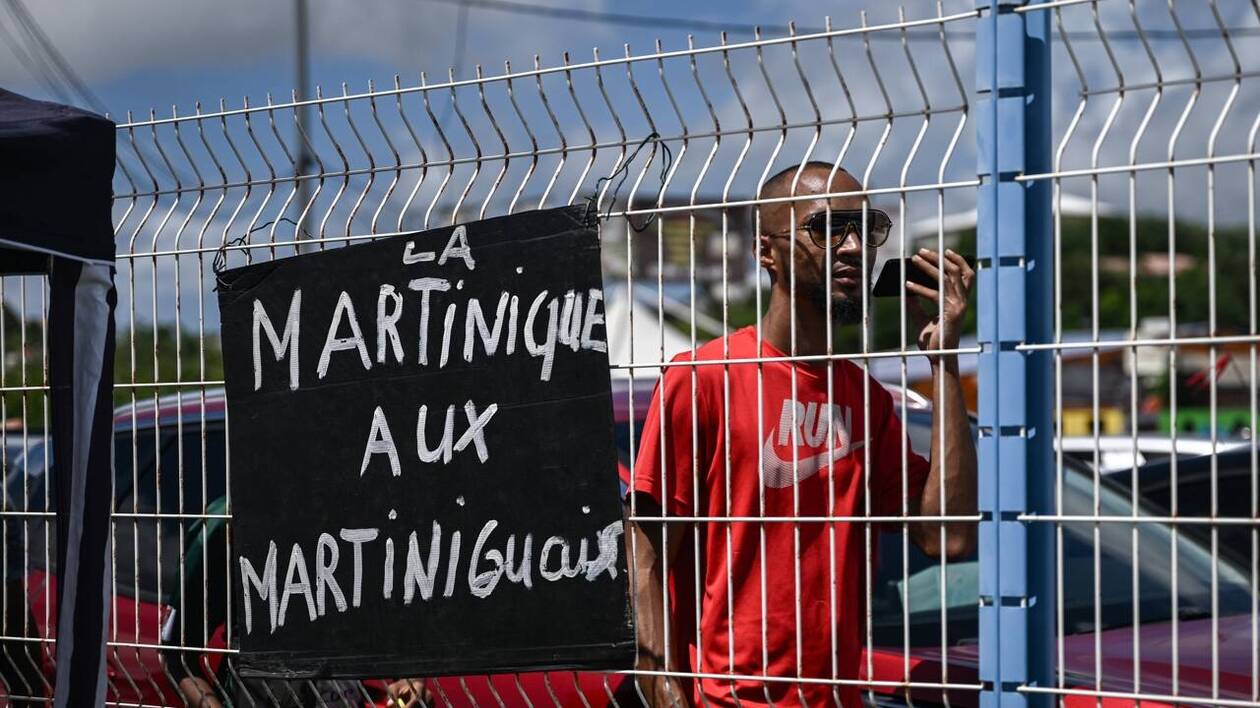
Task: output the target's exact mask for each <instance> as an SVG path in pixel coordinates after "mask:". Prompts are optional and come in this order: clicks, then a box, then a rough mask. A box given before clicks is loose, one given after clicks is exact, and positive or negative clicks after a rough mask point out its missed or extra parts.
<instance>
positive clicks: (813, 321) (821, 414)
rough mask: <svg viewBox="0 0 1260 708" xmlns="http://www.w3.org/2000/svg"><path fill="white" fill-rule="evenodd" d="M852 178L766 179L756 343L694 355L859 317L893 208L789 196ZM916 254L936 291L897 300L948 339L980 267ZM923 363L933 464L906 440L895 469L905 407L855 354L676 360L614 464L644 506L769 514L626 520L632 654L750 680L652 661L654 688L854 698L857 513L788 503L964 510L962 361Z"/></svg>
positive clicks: (670, 693) (941, 544)
mask: <svg viewBox="0 0 1260 708" xmlns="http://www.w3.org/2000/svg"><path fill="white" fill-rule="evenodd" d="M861 189H862V185H861V184H860V183H859V182H858V181H857V180H856V179H854V178H853V176H851V175H850V174H849V173H847V172H845V171H844V170H842V169H838V168H835V167H833V166H832V165H830V164H827V163H821V162H810V163H806V164H805V165H804V166H802V167H801V168H799V170H798V168H795V167H793V168H791V169H788V170H784V171H783V172H781V173H779V174H778V175H775V176H774V177H772V178H770V179H769V180H767V181H766V183H765V184H764V185H763V186H762V189H761V192H760V198H761V199H763V200H777V201H767V202H764V203H762V204H761V206H760V209H759V215H760V228H759V235H758V237H757V242H756V245H755V249H756V255H757V259H758V262H759V264H760V265H761V267H763V268H765V269H766V271H767V272H768V273H769V275H770V282H771V286H770V302H769V306H768V308H767V310H766V312H765V314H764V315H763V316H762V319H761V327H760V329H761V336H760V342H759V341H758V336H757V330H756V328H754V327H747V328H744V329H741V330H739V331H737V332H734V333H732V334H731V335H729V336H727V337H724V338H721V339H718V340H714V341H712V342H709V343H708V344H706V345H704V346H703V347H700V348H699V350H698V351H697V352H696V359H697V360H700V361H704V360H715V359H717V360H721V359H736V360H739V359H743V360H747V359H752V358H771V359H773V358H781V357H787V356H789V355H794V356H818V355H825V354H827V351H828V341H827V335H828V327H827V318H828V317H830V318H831V321H832V322H833V324H835V325H850V324H856V323H860V322H861V320H862V314H863V312H862V304H863V297H862V291H861V288H862V284H863V278H862V268H863V266H864V265H865V267H866V268H867V272H866V275H867V277H866V282H867V283H868V284H869V283H870V280H871V279H870V275H871V272H870V268H871V266H872V264H873V263H874V261H875V256H876V249H877V248H878V246H879V245H881V244H882V243H883V242H884V240H885V239H887V236H888V232H889V230H890V227H891V221H890V220H889V219H888V217H887V216H886V215H885V214H883V212H879V211H878V210H875V209H873V208H870V207H868V208H867V210H866V212H865V216H863V211H862V207H863V198H862V197H861V196H839V197H832V198H830V199H827V198H823V197H819V198H816V199H805V200H793V199H790V197H792V196H793V195H801V196H804V195H823V194H828V193H843V192H854V191H860V190H861ZM863 224H865V228H864V227H863ZM864 238H865V243H864V242H863V239H864ZM828 248H830V254H831V255H830V258H828V256H827V252H828ZM863 249H865V251H866V252H865V259H864V258H863ZM914 263H915V264H916V265H917V266H918V267H920V268H921V269H923V270H924V271H926V272H927V273H928V274H930V275H931V276H932V277H933V278H934V279H937V281H938V282H940V281H941V279H942V269H943V288H942V289H941V290H940V292H938V291H937V290H935V289H932V288H926V287H923V286H920V285H917V284H914V283H907V285H906V288H907V290H908V292H910V293H912V294H913V295H914V296H919V297H910V298H909V301H908V302H907V309H908V311H909V312H910V314H912V315H913V316H914V317H915V319H916V321H917V325H916V326H917V329H918V344H919V346H920V347H921V348H922V349H924V350H937V349H956V348H957V346H958V339H959V330H960V328H961V324H962V322H963V317H964V315H965V313H966V310H967V298H968V295H969V293H970V290H971V285H972V281H973V280H974V277H975V274H974V272H973V271H972V270H971V268H970V267H968V265H967V263H966V261H965V260H964V259H963V258H962V257H961V256H959V255H958V254H955V253H952V252H949V251H947V252H946V253H945V256H944V258H941V257H940V256H938V255H937V254H936V253H934V252H930V251H927V250H923V251H920V252H918V253H917V254H915V256H914ZM920 297H921V298H922V300H924V301H926V307H924V304H925V303H923V302H920V300H919V298H920ZM942 310H943V312H942ZM793 319H794V320H795V321H793ZM758 346H760V348H758ZM690 359H691V355H690V353H687V354H683V355H681V356H680V357H678V359H677V360H680V361H689V360H690ZM931 363H932V371H933V380H934V381H935V396H934V407H933V418H932V420H933V423H932V428H933V434H932V439H933V450H932V453H931V463H930V464H929V463H928V462H926V461H924V460H923V459H922V458H921V457H919V456H918V455H916V454H915V453H913V452H910V451H908V446H907V448H906V449H907V457H906V458H905V459H906V465H905V469H904V470H903V467H902V460H903V457H902V455H903V438H904V433H903V431H902V426H901V421H900V419H899V418H898V417H897V410H896V406H895V404H894V403H893V401H892V398H891V396H890V395H889V394H888V392H887V391H886V390H885V389H884V388H883V387H882V386H880V385H879V384H878V383H875V382H873V381H872V380H871V379H869V378H868V377H867V376H866V375H865V373H864V372H863V371H862V370H861V369H860V368H859V367H858V366H857V365H855V364H854V363H853V362H851V361H847V360H832V361H831V363H830V368H831V370H830V372H829V371H828V362H827V361H826V360H825V359H824V360H818V359H815V360H811V361H798V362H786V361H763V362H760V363H743V364H739V363H736V364H728V365H694V366H672V367H667V369H666V374H665V376H664V377H663V380H662V383H661V384H660V385H658V387H657V390H656V393H655V395H654V397H653V401H652V403H651V407H650V408H649V412H648V416H647V419H646V421H645V423H644V427H643V436H642V442H641V444H640V446H639V450H638V458H637V460H636V465H635V469H634V473H633V475H632V476H631V477H632V478H631V479H627V480H624V481H625V482H626V483H627V484H628V485H629V489H630V493H631V494H633V495H634V496H635V498H634V500H633V501H634V505H635V511H636V513H637V515H638V516H640V517H654V516H660V515H666V516H684V517H777V518H778V519H779V520H778V521H775V520H770V521H765V522H750V521H747V520H744V521H732V522H722V521H717V522H712V523H710V522H703V523H696V524H692V523H689V522H686V521H682V522H666V523H664V524H663V526H664V528H662V524H661V523H650V522H644V523H639V524H631V525H630V529H629V530H630V533H629V535H628V538H627V542H628V544H629V546H630V553H631V555H632V559H633V566H634V571H635V572H634V590H635V600H636V602H635V609H636V613H637V616H638V633H639V645H640V647H639V648H640V651H639V653H640V662H639V668H640V669H642V670H648V671H671V672H681V673H688V674H700V675H721V676H735V677H744V678H733V679H732V678H713V677H702V678H699V679H696V680H694V681H693V680H689V679H685V678H684V679H680V678H678V677H673V676H660V675H650V676H645V677H643V679H642V680H641V681H640V687H641V688H642V690H643V692H644V696H645V697H647V698H648V700H649V702H650V703H651V704H653V705H655V706H672V705H689V704H692V703H695V704H702V703H703V704H708V705H744V706H748V705H767V704H772V705H777V706H784V705H808V706H817V705H835V704H836V703H840V704H842V705H844V706H858V705H860V694H861V689H860V687H859V686H858V685H856V684H855V683H848V684H845V683H843V680H849V681H855V680H856V679H858V678H859V664H860V663H861V661H860V652H861V646H862V640H861V636H862V634H863V627H864V626H865V625H864V620H863V617H864V614H863V603H864V599H865V581H864V579H863V578H864V575H863V574H864V573H865V572H866V567H865V566H866V559H867V557H868V556H867V554H866V545H865V539H866V533H865V530H864V529H865V523H864V522H861V521H856V522H853V521H835V522H818V521H812V522H809V521H807V522H796V523H792V522H790V521H789V522H784V521H783V519H784V517H787V518H788V519H792V518H799V517H864V516H868V515H869V516H881V517H888V516H894V517H899V516H902V515H903V514H906V513H908V515H909V516H916V515H922V516H940V515H943V514H946V513H948V514H950V515H961V514H973V513H975V508H976V456H975V448H974V443H973V442H972V438H971V431H970V426H969V423H968V418H967V411H966V409H965V406H964V403H963V394H962V387H961V385H960V383H959V379H958V362H957V358H956V356H955V355H953V354H946V355H937V356H933V357H932V358H931ZM829 381H830V382H831V386H830V388H831V391H830V396H829V395H828V382H829ZM867 396H869V411H870V412H869V416H866V415H865V414H864V411H865V410H867V409H866V407H865V405H864V401H865V400H866V398H867ZM759 406H760V410H758V407H759ZM693 421H694V425H693ZM942 439H943V440H944V450H943V451H942V450H940V449H937V448H938V447H939V446H940V441H941V440H942ZM728 460H729V462H728ZM903 479H904V484H903ZM942 488H943V490H944V494H943V495H942ZM903 505H904V506H903ZM877 529H878V527H877V528H876V529H875V530H877ZM909 530H910V534H911V536H912V538H913V539H914V542H915V543H916V544H917V545H918V546H919V547H920V548H921V549H922V550H923V551H924V552H925V553H927V554H928V555H931V556H934V557H939V556H940V555H942V554H943V555H946V556H950V557H956V556H960V555H964V554H966V553H968V552H970V549H971V547H972V546H973V544H974V532H975V526H974V524H961V523H957V524H946V525H945V531H944V533H942V530H941V525H940V524H939V523H930V522H913V523H910V524H909ZM873 535H874V534H872V536H873ZM870 557H872V558H873V557H874V554H873V553H872V555H871V556H870ZM666 568H667V569H668V573H666ZM667 575H668V583H667V582H666V576H667ZM666 588H668V591H667V592H666ZM697 605H698V607H697ZM666 608H668V614H667V611H666ZM697 620H698V622H699V627H698V628H697V626H696V623H697ZM667 624H668V631H666V626H667ZM667 637H668V641H667ZM763 676H768V677H771V678H776V677H777V678H779V679H792V678H798V677H799V678H805V679H825V680H831V679H840V680H841V682H840V683H838V684H831V685H829V684H827V683H825V682H823V683H810V682H796V681H790V680H788V681H783V680H779V681H774V680H771V681H764V680H759V679H758V677H763Z"/></svg>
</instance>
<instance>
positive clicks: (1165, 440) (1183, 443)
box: [1057, 433, 1247, 474]
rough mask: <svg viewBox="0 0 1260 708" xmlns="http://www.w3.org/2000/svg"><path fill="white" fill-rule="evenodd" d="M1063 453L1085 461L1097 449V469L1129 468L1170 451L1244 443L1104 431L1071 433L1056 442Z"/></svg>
mask: <svg viewBox="0 0 1260 708" xmlns="http://www.w3.org/2000/svg"><path fill="white" fill-rule="evenodd" d="M1057 444H1059V446H1060V449H1062V450H1063V455H1064V456H1065V457H1068V456H1070V457H1073V458H1075V459H1077V460H1079V461H1081V462H1084V463H1086V464H1088V465H1093V464H1094V452H1095V450H1097V452H1098V469H1099V470H1100V471H1102V472H1104V473H1108V474H1109V473H1112V472H1117V471H1121V470H1132V469H1133V468H1134V467H1141V466H1142V465H1144V464H1146V463H1148V462H1159V461H1162V460H1167V459H1168V458H1169V457H1171V456H1172V455H1173V454H1176V456H1177V458H1178V459H1187V458H1191V457H1197V456H1199V455H1209V454H1211V453H1213V452H1216V453H1221V452H1226V451H1228V450H1234V449H1238V448H1242V447H1246V446H1247V442H1246V441H1245V440H1218V441H1217V442H1216V443H1215V445H1214V444H1213V443H1212V441H1211V440H1208V439H1205V438H1186V437H1180V438H1177V441H1176V443H1174V442H1173V440H1172V438H1171V437H1170V436H1168V435H1151V434H1149V433H1144V434H1142V435H1139V436H1138V437H1137V440H1136V446H1135V441H1134V438H1132V437H1130V436H1128V435H1103V436H1099V437H1098V438H1097V439H1095V438H1094V437H1093V436H1091V435H1071V436H1067V437H1064V438H1062V439H1061V440H1059V441H1058V442H1057Z"/></svg>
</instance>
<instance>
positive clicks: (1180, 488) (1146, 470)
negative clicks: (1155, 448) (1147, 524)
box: [1110, 445, 1260, 565]
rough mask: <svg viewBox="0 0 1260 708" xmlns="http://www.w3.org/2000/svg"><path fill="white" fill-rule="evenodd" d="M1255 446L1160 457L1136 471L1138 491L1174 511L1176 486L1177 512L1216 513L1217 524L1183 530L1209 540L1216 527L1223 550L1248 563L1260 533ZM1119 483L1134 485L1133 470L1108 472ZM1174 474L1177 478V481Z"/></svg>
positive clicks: (1191, 515)
mask: <svg viewBox="0 0 1260 708" xmlns="http://www.w3.org/2000/svg"><path fill="white" fill-rule="evenodd" d="M1258 458H1260V455H1258V454H1257V450H1256V449H1255V448H1253V447H1252V446H1251V445H1247V446H1245V447H1242V448H1233V449H1231V450H1228V451H1226V452H1219V453H1217V454H1216V455H1202V456H1200V457H1192V458H1188V459H1178V460H1177V466H1176V469H1175V470H1174V468H1173V465H1172V462H1171V461H1169V460H1161V461H1159V462H1152V463H1150V464H1146V465H1142V466H1141V467H1139V468H1138V470H1137V475H1138V476H1137V483H1138V493H1139V494H1141V495H1142V496H1143V497H1144V498H1145V499H1146V500H1148V501H1149V502H1151V503H1152V504H1155V505H1157V506H1159V507H1161V508H1163V509H1165V510H1168V512H1169V514H1170V515H1172V513H1173V506H1174V505H1173V490H1174V489H1176V491H1177V499H1176V514H1175V515H1176V516H1180V517H1189V518H1196V519H1210V518H1216V519H1218V520H1219V523H1216V524H1208V523H1187V524H1183V525H1182V529H1183V530H1184V531H1185V532H1186V533H1189V534H1191V535H1193V536H1195V537H1196V538H1198V539H1199V540H1200V541H1202V542H1204V543H1210V542H1211V537H1212V529H1213V528H1215V529H1216V534H1217V543H1218V544H1219V545H1218V548H1219V550H1220V551H1221V552H1222V553H1225V554H1227V555H1229V556H1231V557H1232V558H1233V559H1234V560H1236V561H1238V562H1240V563H1242V564H1243V565H1248V564H1249V563H1250V559H1251V545H1252V538H1253V537H1255V535H1256V534H1257V533H1260V526H1258V525H1257V523H1256V521H1255V519H1256V517H1257V513H1256V512H1257V509H1260V467H1258V466H1257V461H1258ZM1213 468H1215V481H1216V509H1215V510H1213V508H1212V483H1213ZM1110 478H1111V479H1114V480H1115V481H1116V482H1117V483H1119V484H1120V486H1121V487H1123V488H1125V489H1131V488H1132V484H1133V470H1122V471H1120V472H1116V473H1113V474H1111V475H1110ZM1174 478H1175V480H1176V483H1175V486H1174Z"/></svg>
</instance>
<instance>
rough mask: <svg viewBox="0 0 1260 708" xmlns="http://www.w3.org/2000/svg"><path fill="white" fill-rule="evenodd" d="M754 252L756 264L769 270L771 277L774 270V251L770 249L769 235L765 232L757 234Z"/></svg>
mask: <svg viewBox="0 0 1260 708" xmlns="http://www.w3.org/2000/svg"><path fill="white" fill-rule="evenodd" d="M756 252H757V253H756V255H757V265H760V266H761V267H762V268H765V269H766V270H767V271H769V273H770V277H771V278H773V277H774V271H775V262H774V251H773V250H772V249H771V246H770V237H769V236H766V235H765V234H760V235H758V236H757V247H756Z"/></svg>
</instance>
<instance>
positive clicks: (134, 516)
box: [0, 380, 652, 706]
mask: <svg viewBox="0 0 1260 708" xmlns="http://www.w3.org/2000/svg"><path fill="white" fill-rule="evenodd" d="M651 384H652V382H651V381H650V380H641V381H640V382H638V384H637V385H636V386H635V387H634V388H633V389H632V388H631V387H630V386H629V383H628V381H624V382H622V383H615V384H614V401H615V404H614V409H615V410H614V415H615V421H616V423H617V425H618V428H619V429H625V430H628V429H629V427H630V426H629V420H630V418H631V417H632V416H633V415H634V414H633V413H632V411H636V410H637V411H640V412H639V414H638V415H639V416H640V421H641V415H642V413H643V412H644V411H646V405H647V400H648V398H650V396H651V392H652V389H651ZM632 390H633V391H634V393H633V395H632V394H631V391H632ZM640 399H642V400H641V401H640ZM225 408H226V406H225V398H224V395H223V392H222V391H221V390H213V391H208V392H205V393H204V394H202V393H200V392H194V393H190V394H184V395H182V396H180V397H163V398H161V399H160V400H159V401H157V403H156V405H155V404H154V403H152V402H149V403H146V404H137V405H135V406H134V407H133V406H131V405H124V406H121V407H119V408H118V409H117V410H116V411H115V415H114V523H113V543H114V549H115V552H114V556H113V557H114V574H113V578H112V586H113V592H114V593H115V595H116V601H115V603H114V611H113V615H112V617H111V618H110V621H109V628H108V638H109V640H110V641H111V642H113V643H114V644H115V646H113V647H111V649H110V650H109V651H108V653H107V670H108V675H109V688H108V691H109V692H108V700H109V701H111V702H119V703H123V704H142V705H182V703H183V699H182V698H180V696H179V693H178V691H177V689H176V686H175V685H174V683H173V681H172V677H171V675H170V674H169V673H168V671H167V670H166V666H165V665H164V663H163V658H162V653H161V652H159V650H158V649H157V648H156V647H158V646H159V645H165V646H171V645H175V646H181V645H182V646H185V647H189V648H190V649H188V650H185V652H184V653H186V654H187V655H188V656H189V657H191V659H190V660H191V661H194V662H197V661H201V660H203V659H206V660H207V663H210V664H213V665H215V667H217V663H218V658H219V657H221V656H222V654H221V653H215V654H205V655H203V654H202V653H201V652H196V651H195V650H194V649H192V648H195V647H200V646H206V644H203V642H204V641H205V640H207V639H208V640H210V643H211V645H213V642H214V641H215V638H214V637H204V636H202V629H201V628H200V627H197V628H190V627H180V625H179V618H178V617H177V616H176V613H175V611H174V608H175V607H177V606H178V605H179V599H178V598H179V593H180V592H181V587H180V581H181V577H180V575H181V574H180V569H181V567H183V562H184V561H185V559H186V555H187V553H188V552H189V550H190V549H192V548H193V547H194V546H195V544H196V541H197V538H196V536H195V534H197V533H198V531H199V530H200V529H201V528H202V527H203V526H202V524H201V521H202V515H204V514H205V513H206V510H207V509H208V508H212V507H213V506H215V505H216V504H221V503H222V500H223V499H224V496H225V494H226V490H227V475H226V469H227V462H226V451H227V447H226V431H225V428H224V419H225ZM628 439H629V438H628V437H625V440H626V442H627V443H628ZM48 452H49V450H48V448H47V447H46V446H45V445H44V444H43V441H40V443H39V444H38V445H36V446H34V447H33V448H32V449H31V450H29V451H28V452H27V454H26V458H27V459H26V464H24V465H20V466H19V467H18V468H15V469H13V470H10V472H9V473H8V475H7V478H6V479H5V488H6V490H7V497H8V501H9V503H8V506H7V507H6V511H7V512H8V513H7V514H6V515H5V517H4V525H3V534H4V539H3V540H4V546H3V547H4V550H5V554H6V568H8V570H9V573H10V575H11V577H14V578H18V579H20V582H19V583H17V584H16V590H15V592H14V593H12V594H11V596H10V597H9V598H8V599H9V601H8V602H7V605H6V606H7V607H8V608H10V609H16V610H17V611H15V612H14V613H12V614H13V616H12V617H7V618H6V624H5V627H4V630H5V631H4V632H3V633H0V634H3V635H4V636H6V637H20V638H22V640H13V641H4V642H0V650H2V651H0V677H3V678H4V680H5V683H6V684H7V685H8V686H9V691H8V693H9V694H10V695H17V696H22V695H30V696H35V697H37V698H40V699H41V701H40V702H41V703H42V702H43V700H42V698H43V697H45V696H47V695H50V693H51V683H52V679H53V676H54V666H53V662H52V659H53V654H52V645H51V644H48V643H42V644H41V643H39V642H37V641H25V639H26V638H30V639H37V638H51V637H53V636H54V633H55V629H56V601H55V592H54V590H53V587H54V586H53V582H54V578H55V575H56V567H55V563H56V539H55V535H54V530H55V524H54V523H53V517H52V514H53V513H54V512H55V511H56V508H55V504H54V503H53V496H52V494H51V493H50V492H51V489H50V487H49V485H50V483H51V474H53V473H55V467H50V464H51V460H50V459H48V458H49V457H50V455H48V454H47V453H48ZM626 454H628V451H627V453H626ZM159 513H160V514H162V515H163V517H161V518H155V516H154V515H155V514H159ZM181 515H184V516H181ZM22 586H24V587H22ZM208 601H209V602H216V601H217V602H220V603H222V602H226V601H227V599H226V598H219V599H214V598H211V599H209V600H208ZM211 632H212V633H213V628H211ZM219 639H221V636H220V637H219ZM6 659H9V660H6ZM623 683H624V684H626V685H625V687H623V685H622V684H623ZM428 685H429V687H430V690H431V691H432V692H433V693H434V695H435V696H437V697H438V698H439V700H441V701H444V702H446V703H449V704H451V705H465V704H469V702H471V704H476V705H499V703H498V702H496V700H495V698H494V696H495V695H496V693H497V694H499V695H501V696H502V697H503V700H505V701H507V702H509V704H510V703H513V702H520V701H526V702H528V703H532V704H534V705H561V706H587V705H605V704H606V703H608V701H609V700H610V697H611V696H612V695H614V694H615V693H616V692H617V691H618V690H622V691H624V690H626V689H629V690H633V688H632V686H630V684H629V683H628V682H624V681H623V677H622V676H620V675H617V674H609V675H604V674H590V673H582V672H572V671H566V672H548V673H530V674H520V675H519V676H518V677H514V676H510V675H509V676H496V677H493V678H492V679H490V678H487V677H456V678H442V679H435V680H431V681H429V684H428ZM621 696H622V698H623V699H624V697H625V696H624V693H623V694H621ZM364 698H365V701H364V702H365V704H369V705H370V704H372V702H373V701H377V702H378V703H379V704H381V705H384V703H385V701H386V698H387V696H386V695H385V693H384V691H383V683H382V682H365V690H364Z"/></svg>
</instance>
